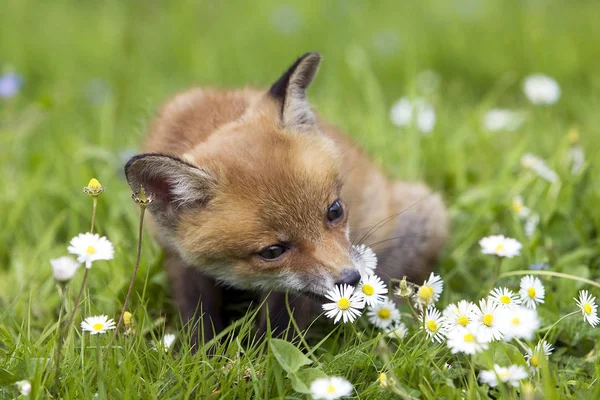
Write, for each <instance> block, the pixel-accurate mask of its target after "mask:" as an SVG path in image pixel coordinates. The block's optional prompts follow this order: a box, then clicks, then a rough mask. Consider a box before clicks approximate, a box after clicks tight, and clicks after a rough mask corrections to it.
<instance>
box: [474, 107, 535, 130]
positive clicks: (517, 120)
mask: <svg viewBox="0 0 600 400" xmlns="http://www.w3.org/2000/svg"><path fill="white" fill-rule="evenodd" d="M524 120H525V118H524V117H523V115H522V114H520V113H518V112H515V111H511V110H503V109H499V108H495V109H493V110H490V111H488V112H486V113H485V115H484V116H483V126H484V128H485V129H487V130H488V131H492V132H497V131H516V130H517V129H519V127H520V126H521V125H522V124H523V121H524Z"/></svg>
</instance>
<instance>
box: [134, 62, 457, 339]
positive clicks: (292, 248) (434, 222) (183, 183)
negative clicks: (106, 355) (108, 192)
mask: <svg viewBox="0 0 600 400" xmlns="http://www.w3.org/2000/svg"><path fill="white" fill-rule="evenodd" d="M321 59H322V58H321V55H320V54H319V53H317V52H310V53H306V54H304V55H303V56H301V57H299V58H298V59H297V60H296V61H295V62H294V63H293V64H292V65H291V66H290V67H289V68H288V69H287V70H286V71H285V72H284V73H283V75H281V77H279V79H278V80H277V81H275V83H273V84H272V85H271V86H270V88H268V89H260V88H255V87H244V88H241V89H237V90H226V89H216V88H204V87H201V88H194V89H190V90H188V91H184V92H182V93H179V94H176V95H174V96H173V97H172V98H170V99H169V100H168V101H166V103H165V104H164V105H163V106H162V107H161V108H160V109H159V111H158V113H157V115H156V117H155V118H154V120H153V121H152V123H151V124H150V127H149V130H148V134H147V136H146V138H145V140H144V142H143V145H142V149H143V153H142V154H139V155H136V156H134V157H133V158H131V159H130V160H129V161H128V162H127V164H126V165H125V176H126V179H127V182H128V184H129V186H130V188H131V190H132V191H133V192H134V193H137V192H139V191H140V188H143V189H144V190H145V191H146V193H149V194H150V195H151V196H152V202H151V203H150V204H149V206H148V211H149V214H150V215H149V217H148V223H149V225H150V230H151V232H152V234H153V236H154V237H155V238H156V240H157V241H158V243H159V244H160V245H161V246H162V248H163V249H164V251H165V268H166V271H167V276H168V280H169V281H170V285H171V288H172V293H173V296H174V300H175V303H176V304H177V307H178V309H179V312H180V313H181V318H182V320H183V322H184V323H186V324H192V325H194V326H197V327H198V328H196V330H195V331H194V332H195V334H194V338H193V340H194V345H195V346H197V345H198V343H200V342H207V341H209V340H210V339H212V338H214V337H215V335H217V334H218V333H219V332H221V331H223V329H225V327H226V326H227V323H228V321H227V316H226V315H225V312H224V310H226V309H227V305H228V304H231V303H234V302H236V301H237V300H238V299H239V298H240V296H242V295H244V294H246V295H248V294H250V296H251V297H253V298H254V297H256V298H257V299H259V300H260V302H259V303H260V304H263V305H264V306H263V309H262V310H261V317H260V320H259V322H258V324H259V329H263V331H264V329H265V326H267V325H268V326H269V327H270V329H272V330H273V331H274V332H275V331H278V332H282V331H285V330H286V329H287V328H288V327H289V324H290V318H294V319H295V320H296V322H298V324H299V326H300V327H302V326H304V327H305V326H307V323H308V322H309V321H310V315H311V310H314V309H315V300H319V299H320V300H322V299H324V298H325V296H326V294H327V293H328V292H329V291H330V290H331V289H333V288H334V287H335V285H346V284H347V285H352V286H355V285H357V284H358V283H359V281H360V279H361V275H360V271H359V263H360V254H358V252H357V251H356V246H355V245H356V244H359V243H361V242H364V243H365V244H367V245H369V244H370V245H371V246H372V247H373V250H374V252H375V253H376V255H377V257H378V260H379V263H378V266H377V270H376V273H377V275H379V276H380V277H381V278H382V279H383V280H384V281H385V282H386V283H389V282H390V280H393V279H400V278H402V277H404V276H406V277H408V278H409V279H410V280H412V281H417V280H419V279H422V278H423V277H424V276H425V275H427V274H428V273H429V272H430V271H432V268H433V265H434V264H435V262H436V260H437V259H438V258H439V256H440V252H441V250H442V247H443V244H444V242H445V240H446V238H447V235H448V221H447V214H446V208H445V205H444V202H443V199H442V197H441V195H440V194H438V193H434V192H433V191H432V190H431V189H430V188H429V187H428V186H426V185H425V184H424V183H421V182H406V181H390V180H389V179H388V178H387V177H386V176H385V174H384V173H383V172H382V170H380V168H378V167H377V166H376V165H375V164H374V163H373V162H372V161H371V160H370V157H369V156H368V155H367V153H366V152H365V151H363V150H362V149H361V148H360V147H359V146H358V144H357V143H356V141H355V140H352V139H351V138H350V137H349V136H347V135H346V134H345V133H344V132H342V131H341V130H340V129H338V128H337V127H335V126H334V125H333V124H330V123H328V122H327V121H326V120H325V119H323V118H322V117H321V116H320V115H319V114H317V112H315V111H314V109H313V107H312V106H311V104H310V103H309V101H308V98H307V88H308V87H309V85H310V84H311V83H312V82H313V80H314V78H315V76H316V75H317V71H318V69H319V66H320V64H321ZM378 245H380V246H378ZM286 293H288V294H289V293H291V294H293V296H289V295H288V297H287V304H286ZM288 308H289V309H290V310H291V313H289V312H288Z"/></svg>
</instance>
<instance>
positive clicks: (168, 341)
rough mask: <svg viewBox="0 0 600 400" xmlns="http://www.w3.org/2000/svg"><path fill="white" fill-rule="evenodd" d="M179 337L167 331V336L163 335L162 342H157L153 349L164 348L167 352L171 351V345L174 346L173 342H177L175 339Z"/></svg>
mask: <svg viewBox="0 0 600 400" xmlns="http://www.w3.org/2000/svg"><path fill="white" fill-rule="evenodd" d="M176 338H177V337H176V336H175V335H174V334H172V333H167V334H166V335H165V336H163V338H162V340H161V341H160V342H156V343H155V344H154V347H153V350H157V351H158V350H159V349H160V350H163V351H164V352H165V353H166V352H168V351H169V349H170V348H171V346H173V343H174V342H175V339H176Z"/></svg>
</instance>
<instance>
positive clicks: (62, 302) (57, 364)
mask: <svg viewBox="0 0 600 400" xmlns="http://www.w3.org/2000/svg"><path fill="white" fill-rule="evenodd" d="M58 290H59V292H60V310H59V312H58V325H57V327H58V343H57V345H56V354H55V356H54V389H55V390H57V391H58V385H59V383H60V359H61V356H62V354H61V353H62V347H63V340H64V338H63V336H64V333H65V330H63V329H62V328H61V325H62V320H63V313H64V312H65V311H66V308H67V288H66V286H65V285H60V284H59V285H58Z"/></svg>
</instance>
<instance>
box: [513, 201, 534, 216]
mask: <svg viewBox="0 0 600 400" xmlns="http://www.w3.org/2000/svg"><path fill="white" fill-rule="evenodd" d="M512 209H513V211H514V212H515V214H517V216H518V217H519V218H527V217H528V216H529V214H530V213H531V210H530V209H529V208H527V207H525V204H524V203H523V196H515V197H513V200H512Z"/></svg>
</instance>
